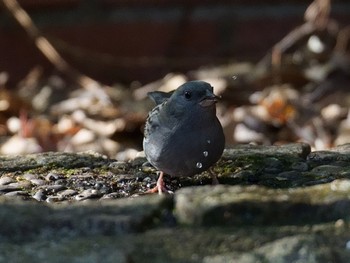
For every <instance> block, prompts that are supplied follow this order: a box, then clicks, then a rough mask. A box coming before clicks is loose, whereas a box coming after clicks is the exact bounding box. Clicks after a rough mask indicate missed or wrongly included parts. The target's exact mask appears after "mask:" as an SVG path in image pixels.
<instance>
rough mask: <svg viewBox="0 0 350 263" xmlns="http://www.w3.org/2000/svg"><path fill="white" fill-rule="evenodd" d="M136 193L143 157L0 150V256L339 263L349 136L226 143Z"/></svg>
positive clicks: (146, 172)
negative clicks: (321, 141) (215, 158)
mask: <svg viewBox="0 0 350 263" xmlns="http://www.w3.org/2000/svg"><path fill="white" fill-rule="evenodd" d="M213 170H214V172H215V173H216V174H217V175H218V179H219V181H220V183H221V184H220V185H216V186H213V185H211V180H210V176H209V175H208V174H207V173H203V174H201V175H198V176H195V177H194V178H169V177H167V178H166V180H165V182H166V185H167V187H168V188H170V189H171V190H173V191H174V192H175V193H174V194H173V195H163V196H159V195H150V194H144V192H145V191H146V190H147V189H148V188H150V187H152V186H153V185H154V184H155V181H156V179H157V175H156V171H155V170H154V169H153V168H152V167H151V166H150V165H149V164H147V162H146V160H145V159H144V158H143V157H138V158H136V159H134V160H132V161H129V162H120V161H116V160H114V159H108V158H107V157H104V156H101V155H98V154H94V153H79V154H75V153H40V154H32V155H24V156H15V157H10V156H6V157H4V156H3V157H0V175H1V178H0V193H1V195H2V197H1V199H0V200H1V201H0V210H1V214H0V224H1V227H0V251H1V253H0V262H44V261H45V262H206V263H209V262H210V263H214V262H245V263H246V262H254V263H255V262H286V263H287V262H288V263H290V262H348V259H349V258H350V231H349V218H350V217H349V216H350V180H349V178H350V144H347V145H343V146H338V147H336V148H332V149H330V150H327V151H314V152H311V151H310V147H309V146H308V145H307V144H287V145H284V146H253V145H237V146H235V147H233V148H230V149H226V150H225V152H224V154H223V157H222V159H221V160H220V161H219V162H218V163H217V165H216V166H215V167H214V168H213Z"/></svg>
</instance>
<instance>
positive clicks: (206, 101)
mask: <svg viewBox="0 0 350 263" xmlns="http://www.w3.org/2000/svg"><path fill="white" fill-rule="evenodd" d="M220 98H221V97H219V96H216V95H215V94H213V93H212V92H210V91H209V90H208V91H207V94H206V96H205V97H204V98H203V99H202V100H201V101H200V102H199V105H201V106H202V107H209V106H211V105H213V104H215V103H217V102H218V100H219V99H220Z"/></svg>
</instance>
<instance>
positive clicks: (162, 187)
mask: <svg viewBox="0 0 350 263" xmlns="http://www.w3.org/2000/svg"><path fill="white" fill-rule="evenodd" d="M163 176H164V173H163V172H160V174H159V177H158V180H157V184H156V186H155V187H153V188H152V189H149V190H148V191H147V192H146V193H147V194H154V193H157V192H158V194H160V195H161V194H163V193H172V192H171V191H169V190H168V189H166V187H165V184H164V181H163Z"/></svg>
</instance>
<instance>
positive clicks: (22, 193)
mask: <svg viewBox="0 0 350 263" xmlns="http://www.w3.org/2000/svg"><path fill="white" fill-rule="evenodd" d="M5 196H19V197H29V194H28V193H27V192H26V191H21V190H20V191H12V192H8V193H6V194H5Z"/></svg>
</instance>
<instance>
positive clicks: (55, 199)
mask: <svg viewBox="0 0 350 263" xmlns="http://www.w3.org/2000/svg"><path fill="white" fill-rule="evenodd" d="M63 200H64V198H63V197H61V196H49V197H47V198H46V200H45V201H46V202H47V203H57V202H61V201H63Z"/></svg>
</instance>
